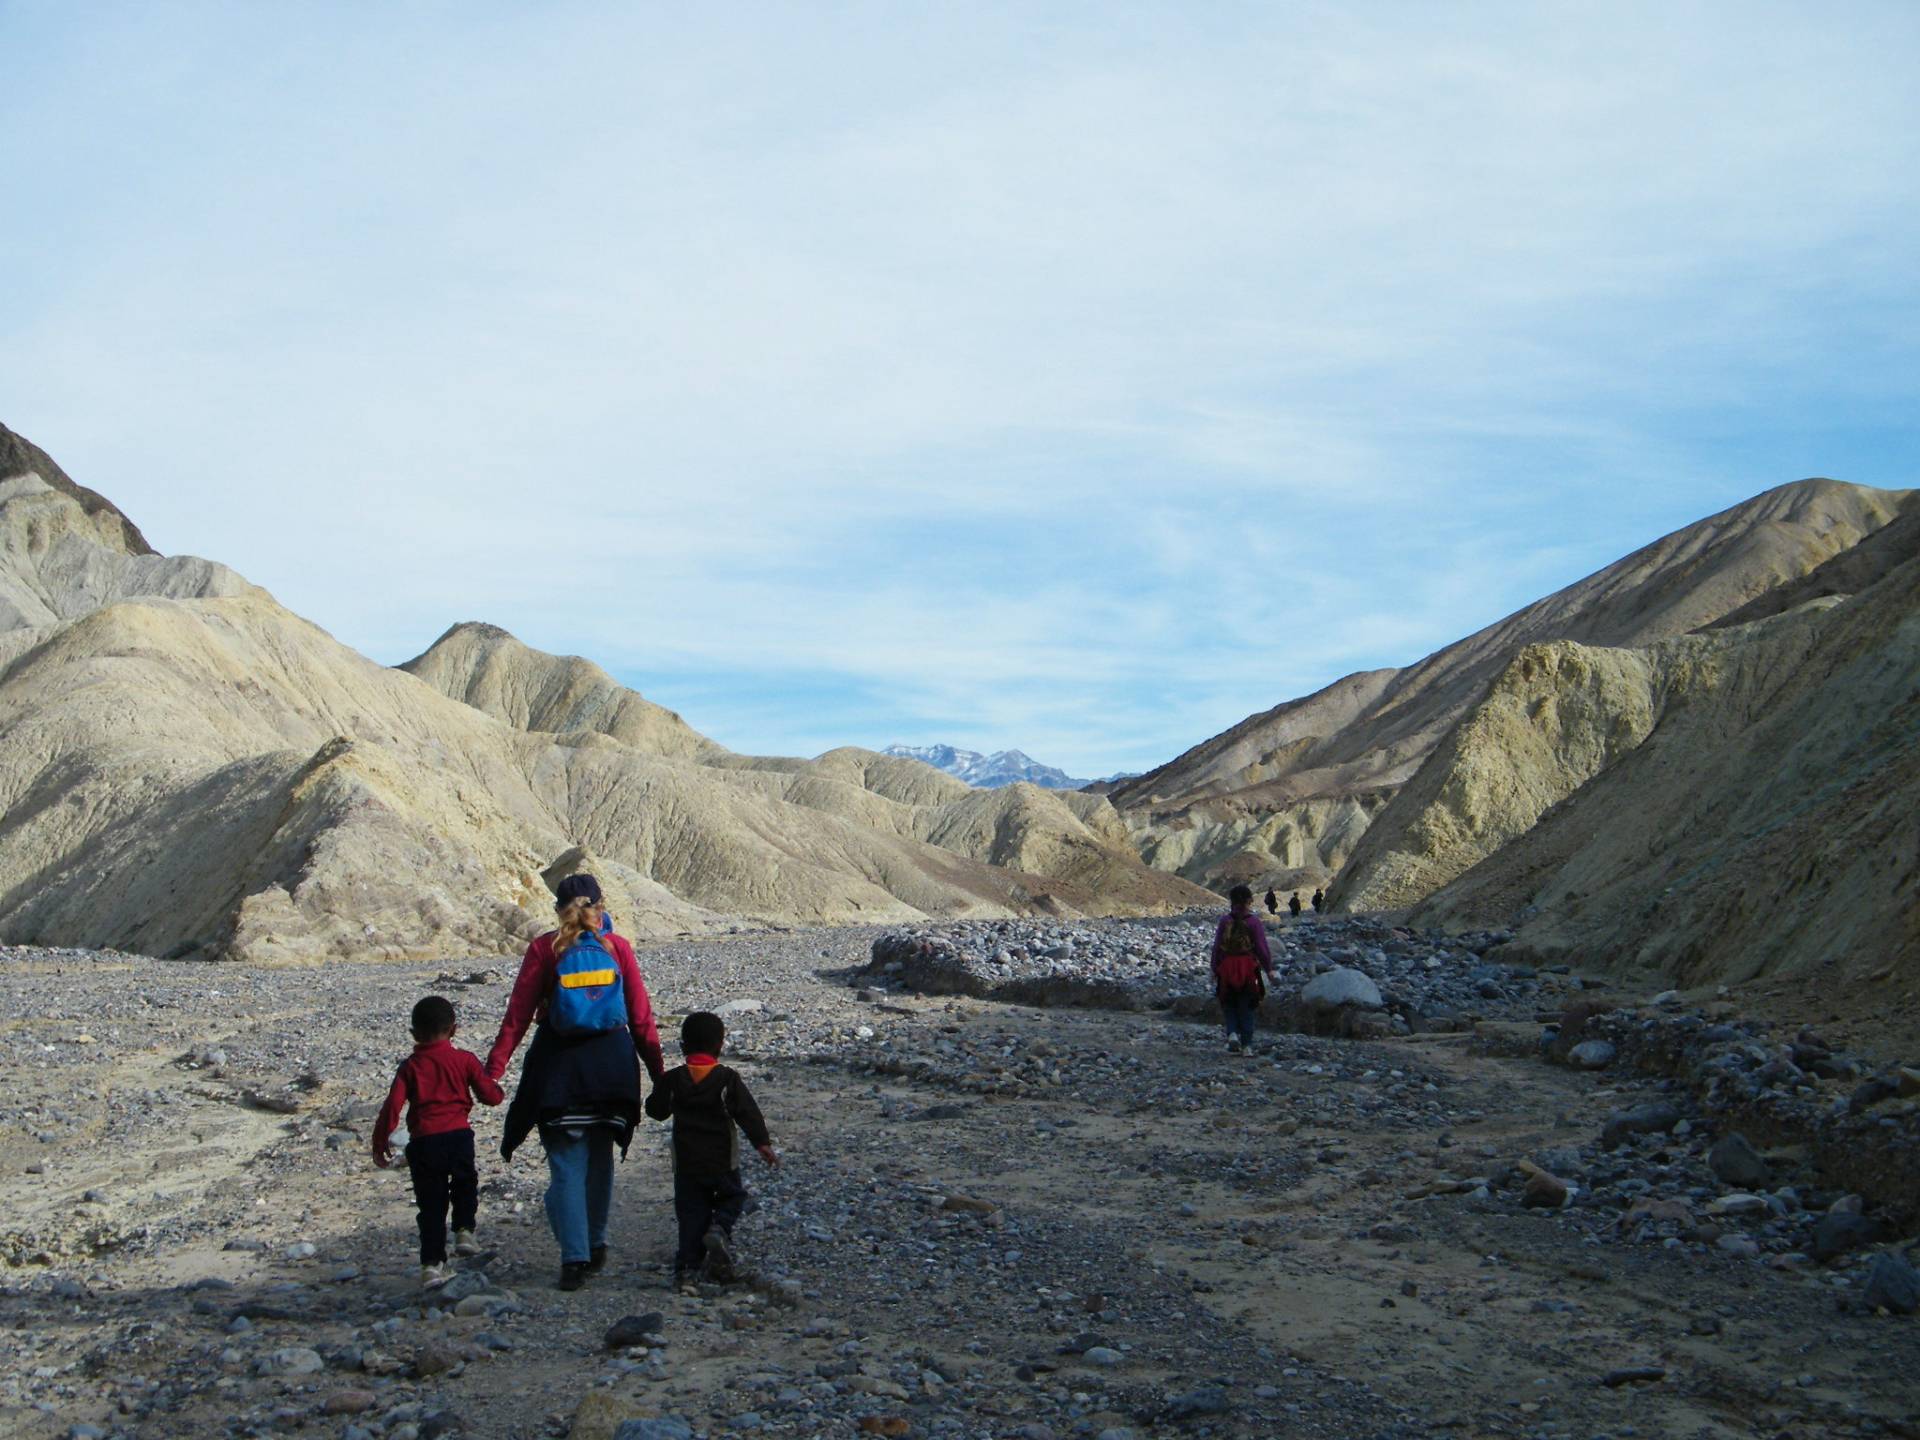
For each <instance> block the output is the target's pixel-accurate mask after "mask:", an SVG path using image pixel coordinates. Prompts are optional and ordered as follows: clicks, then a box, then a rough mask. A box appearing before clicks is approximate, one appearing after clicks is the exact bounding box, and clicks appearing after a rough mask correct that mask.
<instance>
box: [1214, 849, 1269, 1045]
mask: <svg viewBox="0 0 1920 1440" xmlns="http://www.w3.org/2000/svg"><path fill="white" fill-rule="evenodd" d="M1227 898H1228V900H1229V901H1230V902H1231V905H1232V908H1231V909H1230V910H1228V911H1227V913H1226V914H1225V915H1222V916H1221V917H1220V923H1219V924H1217V925H1215V926H1214V927H1213V994H1214V998H1215V999H1216V1000H1218V1001H1219V1002H1220V1017H1221V1019H1222V1020H1223V1021H1224V1022H1225V1024H1226V1027H1227V1050H1228V1052H1229V1053H1237V1052H1239V1051H1242V1050H1244V1051H1245V1052H1246V1053H1247V1054H1249V1055H1251V1054H1252V1053H1253V1015H1254V1011H1256V1010H1258V1009H1259V1008H1260V1000H1261V997H1262V996H1264V995H1265V994H1266V993H1267V987H1266V985H1265V984H1264V983H1263V982H1262V979H1261V977H1262V975H1266V976H1269V977H1271V976H1272V974H1273V954H1272V952H1271V951H1269V950H1268V949H1267V930H1266V927H1265V926H1264V925H1262V924H1261V923H1260V917H1259V916H1258V915H1256V914H1254V913H1253V891H1252V890H1250V889H1248V888H1247V887H1246V886H1245V885H1236V886H1234V887H1233V889H1232V891H1231V892H1230V893H1229V894H1228V897H1227Z"/></svg>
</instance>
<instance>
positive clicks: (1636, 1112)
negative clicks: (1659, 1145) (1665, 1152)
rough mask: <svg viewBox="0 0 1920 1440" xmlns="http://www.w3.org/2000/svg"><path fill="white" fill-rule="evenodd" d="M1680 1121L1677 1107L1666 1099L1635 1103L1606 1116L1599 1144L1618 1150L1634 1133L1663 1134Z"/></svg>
mask: <svg viewBox="0 0 1920 1440" xmlns="http://www.w3.org/2000/svg"><path fill="white" fill-rule="evenodd" d="M1679 1123H1680V1111H1679V1109H1678V1107H1676V1106H1675V1105H1673V1104H1672V1103H1670V1102H1669V1101H1666V1100H1655V1101H1653V1102H1651V1103H1650V1104H1646V1105H1636V1106H1634V1107H1633V1108H1632V1109H1631V1110H1616V1111H1614V1112H1613V1114H1611V1115H1609V1116H1608V1117H1607V1123H1606V1125H1605V1127H1604V1128H1602V1130H1601V1131H1600V1144H1601V1145H1602V1146H1603V1147H1605V1148H1606V1149H1608V1150H1618V1149H1619V1148H1620V1147H1621V1146H1622V1145H1624V1144H1625V1143H1626V1142H1627V1140H1628V1139H1630V1138H1631V1137H1632V1136H1635V1135H1664V1134H1666V1133H1667V1132H1668V1131H1669V1130H1671V1129H1673V1127H1674V1126H1676V1125H1678V1124H1679Z"/></svg>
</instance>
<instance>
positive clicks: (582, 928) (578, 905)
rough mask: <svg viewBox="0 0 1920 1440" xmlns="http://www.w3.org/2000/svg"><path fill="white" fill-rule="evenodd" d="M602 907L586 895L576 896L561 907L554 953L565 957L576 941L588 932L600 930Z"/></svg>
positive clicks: (555, 933)
mask: <svg viewBox="0 0 1920 1440" xmlns="http://www.w3.org/2000/svg"><path fill="white" fill-rule="evenodd" d="M599 908H600V907H599V906H598V905H596V904H595V903H594V902H593V901H591V900H589V899H587V897H586V896H584V895H576V896H574V897H573V899H571V900H569V901H567V903H566V904H564V905H562V906H561V907H560V928H559V929H558V930H556V931H554V932H553V953H554V954H555V955H564V954H566V953H567V950H568V948H569V947H570V946H571V945H572V944H573V942H574V941H576V940H578V939H579V938H580V937H581V936H582V935H583V934H585V933H586V932H587V931H588V930H598V929H599V925H600V917H599V916H598V915H596V914H594V912H595V911H596V910H598V909H599Z"/></svg>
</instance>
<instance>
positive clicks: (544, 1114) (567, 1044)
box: [487, 875, 666, 1290]
mask: <svg viewBox="0 0 1920 1440" xmlns="http://www.w3.org/2000/svg"><path fill="white" fill-rule="evenodd" d="M554 908H555V909H556V911H557V912H558V914H559V919H560V926H559V928H558V929H557V930H550V931H548V932H547V933H546V934H545V935H542V936H540V937H539V938H538V939H537V940H535V941H534V942H533V943H532V944H531V945H529V946H527V953H526V955H525V957H524V958H523V959H522V960H521V961H520V974H519V977H518V978H517V979H516V980H515V981H514V982H513V994H512V995H511V996H510V997H509V998H508V1000H507V1014H506V1018H505V1019H503V1020H502V1021H501V1022H500V1034H499V1035H498V1036H497V1037H496V1038H495V1040H494V1042H493V1049H492V1050H491V1051H490V1052H489V1053H488V1055H487V1074H489V1075H491V1076H492V1077H493V1078H494V1079H496V1080H498V1079H499V1078H500V1077H501V1076H502V1075H504V1074H506V1073H507V1062H508V1061H509V1060H511V1059H512V1058H513V1052H514V1050H515V1049H516V1048H517V1047H518V1046H519V1044H520V1037H521V1036H522V1035H524V1034H526V1033H527V1027H528V1026H529V1025H532V1024H534V1023H535V1022H536V1021H538V1022H539V1028H538V1029H536V1030H535V1031H534V1033H533V1043H532V1044H531V1045H529V1046H528V1047H527V1059H526V1063H525V1065H524V1066H522V1068H521V1071H520V1088H519V1089H518V1090H516V1091H515V1092H514V1095H513V1103H512V1104H511V1105H510V1106H508V1107H507V1120H506V1127H505V1131H504V1133H503V1134H502V1135H501V1137H500V1154H501V1156H502V1158H506V1159H511V1158H512V1156H513V1152H514V1150H515V1148H516V1147H517V1146H518V1145H519V1144H520V1142H521V1141H522V1140H524V1139H526V1138H527V1136H528V1135H529V1134H530V1133H531V1132H532V1131H533V1130H534V1129H535V1128H536V1127H537V1128H538V1129H539V1131H540V1143H541V1145H542V1146H544V1147H545V1149H546V1152H547V1176H548V1179H547V1223H548V1224H550V1225H551V1226H552V1227H553V1238H554V1239H555V1240H556V1241H558V1242H559V1245H560V1288H561V1289H562V1290H578V1289H579V1288H580V1286H581V1285H582V1284H583V1283H585V1281H586V1278H587V1276H588V1275H590V1274H593V1273H595V1272H597V1271H599V1270H600V1269H601V1268H602V1267H603V1266H604V1265H605V1264H606V1260H607V1214H608V1211H609V1210H611V1209H612V1207H613V1147H614V1146H615V1145H616V1144H618V1145H619V1147H620V1152H621V1154H623V1155H624V1154H625V1153H626V1149H627V1142H628V1141H629V1140H631V1139H632V1138H633V1127H634V1125H635V1124H636V1123H637V1122H638V1121H639V1119H640V1066H641V1065H645V1066H646V1067H647V1073H648V1074H649V1075H651V1076H652V1077H653V1079H654V1081H655V1083H656V1084H657V1083H658V1082H659V1079H660V1076H661V1074H662V1073H663V1072H664V1070H665V1068H666V1067H665V1066H664V1065H663V1064H662V1062H661V1057H660V1034H659V1031H658V1030H656V1029H655V1028H654V1023H653V1002H652V1001H651V999H650V998H649V997H648V995H647V986H646V982H645V980H643V979H642V978H641V975H640V965H639V962H638V961H636V960H635V959H634V955H633V947H632V946H631V945H629V944H628V943H627V942H626V940H625V939H624V938H623V937H621V936H619V935H616V934H614V933H613V931H612V929H611V927H610V926H609V925H608V924H607V914H606V908H605V906H604V905H603V904H602V902H601V895H600V884H599V882H598V881H597V880H595V879H594V878H593V876H591V875H569V876H568V877H567V878H566V879H565V880H562V881H561V882H560V885H559V889H558V892H557V894H556V896H555V901H554ZM636 1057H637V1058H636Z"/></svg>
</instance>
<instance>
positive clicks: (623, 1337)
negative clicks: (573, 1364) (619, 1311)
mask: <svg viewBox="0 0 1920 1440" xmlns="http://www.w3.org/2000/svg"><path fill="white" fill-rule="evenodd" d="M666 1325H667V1317H666V1316H665V1315H663V1314H661V1313H660V1312H659V1311H658V1310H649V1311H648V1312H647V1313H646V1314H644V1315H622V1316H621V1317H620V1318H619V1319H618V1320H616V1321H614V1322H613V1324H611V1325H609V1326H608V1327H607V1333H606V1335H605V1336H604V1337H602V1342H601V1343H602V1344H604V1345H605V1346H606V1347H607V1349H609V1350H625V1349H626V1348H627V1347H628V1346H630V1345H644V1344H646V1343H647V1341H648V1339H649V1338H650V1337H652V1336H655V1335H658V1334H660V1333H661V1331H663V1330H665V1329H666Z"/></svg>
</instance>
